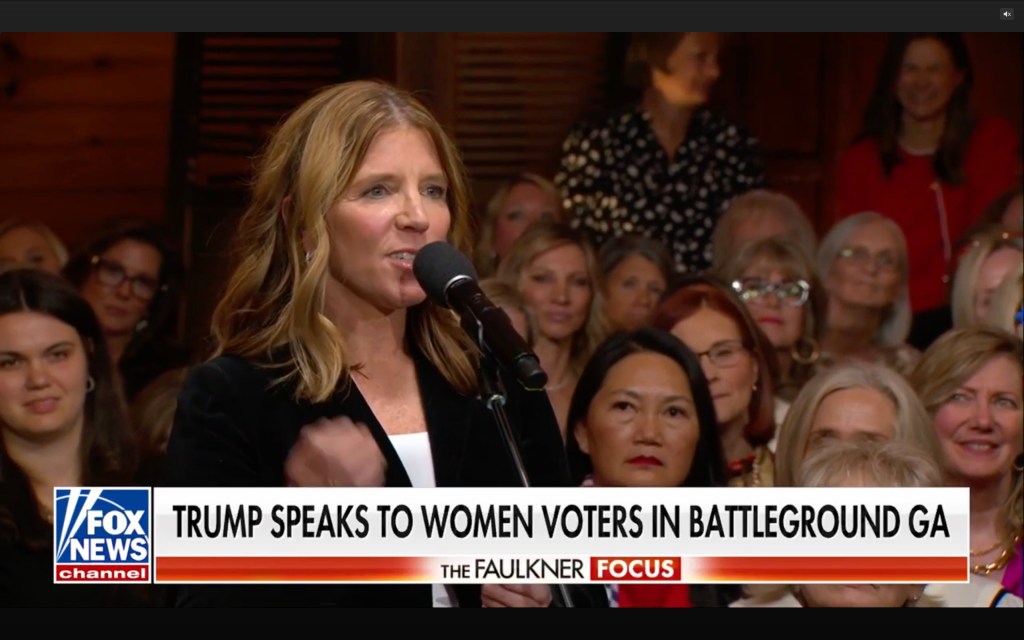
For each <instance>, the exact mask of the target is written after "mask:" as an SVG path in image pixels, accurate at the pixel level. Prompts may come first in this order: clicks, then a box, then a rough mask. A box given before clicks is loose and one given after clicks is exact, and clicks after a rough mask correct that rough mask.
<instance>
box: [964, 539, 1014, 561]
mask: <svg viewBox="0 0 1024 640" xmlns="http://www.w3.org/2000/svg"><path fill="white" fill-rule="evenodd" d="M1004 544H1006V539H1005V538H1001V539H999V540H996V543H995V544H994V545H992V546H991V547H989V548H988V549H982V550H981V551H975V550H974V549H971V557H972V558H977V557H978V556H983V555H985V554H986V553H992V552H993V551H995V550H996V549H998V548H999V547H1001V546H1003V545H1004Z"/></svg>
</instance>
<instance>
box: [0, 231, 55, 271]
mask: <svg viewBox="0 0 1024 640" xmlns="http://www.w3.org/2000/svg"><path fill="white" fill-rule="evenodd" d="M67 262H68V250H67V247H65V246H64V243H63V242H61V241H60V238H58V237H57V234H55V233H54V232H53V231H51V230H50V228H49V227H47V226H46V225H45V224H43V223H41V222H28V221H27V220H20V219H12V220H5V221H4V222H2V223H0V269H4V268H7V267H17V266H23V267H32V268H35V269H42V270H43V271H49V272H50V273H55V274H57V275H60V272H61V269H63V268H64V265H65V264H67Z"/></svg>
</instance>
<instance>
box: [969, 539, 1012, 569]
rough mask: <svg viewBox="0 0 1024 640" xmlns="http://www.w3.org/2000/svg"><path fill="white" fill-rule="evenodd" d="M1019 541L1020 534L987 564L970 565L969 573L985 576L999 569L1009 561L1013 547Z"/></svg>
mask: <svg viewBox="0 0 1024 640" xmlns="http://www.w3.org/2000/svg"><path fill="white" fill-rule="evenodd" d="M1019 542H1020V536H1019V535H1018V536H1016V537H1015V538H1014V539H1013V540H1011V541H1010V543H1009V544H1007V545H1006V546H1005V547H1004V548H1003V552H1002V553H1000V554H999V557H998V558H996V559H995V560H993V561H992V562H990V563H988V564H976V565H974V566H972V567H971V573H973V574H975V575H979V576H987V575H989V574H990V573H992V572H993V571H999V570H1000V569H1002V568H1003V567H1005V566H1006V565H1007V563H1008V562H1009V561H1010V556H1011V555H1013V548H1014V547H1016V546H1017V544H1018V543H1019ZM979 555H980V554H979Z"/></svg>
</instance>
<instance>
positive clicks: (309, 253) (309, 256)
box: [306, 251, 313, 264]
mask: <svg viewBox="0 0 1024 640" xmlns="http://www.w3.org/2000/svg"><path fill="white" fill-rule="evenodd" d="M310 262H313V252H312V251H307V252H306V264H309V263H310Z"/></svg>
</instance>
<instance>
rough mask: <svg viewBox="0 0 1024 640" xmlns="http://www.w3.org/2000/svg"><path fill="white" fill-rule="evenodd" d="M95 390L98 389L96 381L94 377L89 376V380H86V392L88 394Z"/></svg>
mask: <svg viewBox="0 0 1024 640" xmlns="http://www.w3.org/2000/svg"><path fill="white" fill-rule="evenodd" d="M95 388H96V380H94V379H93V377H92V376H89V377H88V378H86V379H85V392H86V393H91V392H92V390H93V389H95Z"/></svg>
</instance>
